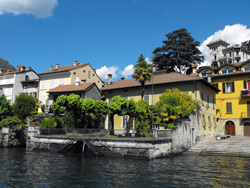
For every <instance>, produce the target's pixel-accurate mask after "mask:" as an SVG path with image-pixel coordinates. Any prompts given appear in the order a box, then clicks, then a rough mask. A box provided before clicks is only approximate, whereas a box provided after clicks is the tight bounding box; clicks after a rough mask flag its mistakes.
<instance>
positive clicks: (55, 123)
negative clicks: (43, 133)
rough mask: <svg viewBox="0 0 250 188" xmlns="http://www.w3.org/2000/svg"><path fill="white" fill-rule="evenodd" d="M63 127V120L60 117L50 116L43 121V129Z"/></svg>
mask: <svg viewBox="0 0 250 188" xmlns="http://www.w3.org/2000/svg"><path fill="white" fill-rule="evenodd" d="M61 125H62V123H61V118H60V117H58V116H50V117H46V118H44V119H43V121H42V123H41V126H40V127H41V128H60V127H61Z"/></svg>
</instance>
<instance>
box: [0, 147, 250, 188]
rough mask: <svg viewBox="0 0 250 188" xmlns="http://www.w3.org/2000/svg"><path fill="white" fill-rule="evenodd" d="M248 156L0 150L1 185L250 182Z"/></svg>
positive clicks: (216, 184)
mask: <svg viewBox="0 0 250 188" xmlns="http://www.w3.org/2000/svg"><path fill="white" fill-rule="evenodd" d="M249 162H250V159H248V158H237V157H219V156H209V157H204V156H196V155H184V156H178V157H174V158H167V159H159V160H152V161H145V160H129V159H115V158H114V159H109V158H94V159H93V158H92V159H83V158H82V157H81V156H80V155H61V154H57V153H48V152H27V151H25V150H22V149H3V148H1V149H0V164H1V165H0V174H1V176H0V187H60V188H61V187H119V188H121V187H145V188H146V187H249V184H250V168H249V165H248V164H249Z"/></svg>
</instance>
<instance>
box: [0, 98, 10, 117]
mask: <svg viewBox="0 0 250 188" xmlns="http://www.w3.org/2000/svg"><path fill="white" fill-rule="evenodd" d="M10 114H11V105H10V101H9V100H7V98H6V97H5V95H4V94H2V95H0V121H1V120H2V119H3V118H6V117H7V116H9V115H10Z"/></svg>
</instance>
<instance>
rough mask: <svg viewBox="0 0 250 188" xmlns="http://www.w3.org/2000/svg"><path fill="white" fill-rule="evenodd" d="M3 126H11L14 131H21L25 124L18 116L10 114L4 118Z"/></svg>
mask: <svg viewBox="0 0 250 188" xmlns="http://www.w3.org/2000/svg"><path fill="white" fill-rule="evenodd" d="M3 126H6V127H10V128H11V129H12V130H14V131H19V130H21V129H22V128H23V127H25V124H24V123H23V122H22V120H20V119H19V118H18V117H16V116H8V117H6V118H5V119H3Z"/></svg>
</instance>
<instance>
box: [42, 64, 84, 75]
mask: <svg viewBox="0 0 250 188" xmlns="http://www.w3.org/2000/svg"><path fill="white" fill-rule="evenodd" d="M86 65H88V63H82V64H78V65H67V66H62V67H59V68H54V69H52V70H48V71H45V72H42V73H40V74H39V75H41V74H50V73H56V72H63V71H69V70H72V69H75V68H79V67H84V66H86Z"/></svg>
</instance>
